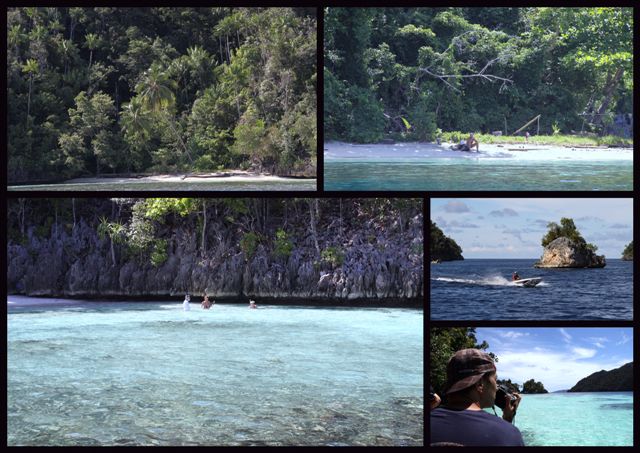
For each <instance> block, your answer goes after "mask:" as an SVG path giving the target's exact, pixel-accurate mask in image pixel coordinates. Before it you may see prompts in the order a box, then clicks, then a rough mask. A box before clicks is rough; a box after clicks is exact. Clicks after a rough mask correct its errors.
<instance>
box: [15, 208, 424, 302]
mask: <svg viewBox="0 0 640 453" xmlns="http://www.w3.org/2000/svg"><path fill="white" fill-rule="evenodd" d="M330 220H331V219H329V221H330ZM210 222H214V221H213V220H211V221H210ZM422 222H423V218H422V214H414V216H413V217H411V218H408V219H405V224H404V226H402V227H401V226H399V220H398V219H391V218H390V219H387V221H386V224H385V225H381V224H380V221H379V220H375V221H374V220H373V219H372V220H371V221H367V222H354V225H351V226H350V227H349V228H350V229H349V231H347V232H346V234H345V235H344V237H345V238H346V239H345V240H344V242H343V243H341V244H340V247H341V249H342V250H343V252H344V260H343V262H342V263H340V264H337V263H327V262H325V261H323V260H321V259H320V257H319V256H318V253H317V251H316V248H315V247H314V245H313V241H311V240H310V239H309V236H310V233H309V232H308V231H306V230H305V229H304V228H303V225H299V226H298V227H296V230H295V232H294V233H292V237H293V239H294V242H295V246H294V247H293V249H292V252H291V254H290V255H289V256H288V257H286V258H282V257H277V256H274V253H273V250H272V249H271V248H269V247H268V246H265V245H263V244H259V245H258V246H257V248H256V250H255V253H254V254H253V256H252V257H251V258H250V259H246V257H245V254H244V253H243V252H242V251H241V250H240V249H239V247H238V243H239V237H238V236H237V234H238V233H237V232H236V230H235V229H234V228H233V227H232V226H229V225H225V224H224V223H223V222H222V221H217V222H214V223H211V224H210V228H209V231H210V234H211V236H213V235H215V236H216V237H218V238H220V240H219V242H218V243H216V246H212V247H210V248H209V249H208V250H207V252H206V253H205V254H202V253H201V252H200V250H199V244H200V236H199V235H200V233H199V232H198V231H197V228H195V227H194V225H193V224H189V223H188V222H184V223H180V224H174V225H163V226H159V227H158V228H159V231H158V234H159V236H160V237H162V238H165V239H166V240H167V243H168V244H169V245H168V247H167V258H166V260H165V261H164V262H163V263H162V264H161V265H159V266H157V267H155V266H154V265H152V264H151V263H150V262H149V260H148V259H140V257H137V256H130V254H128V253H126V251H125V250H124V248H122V249H117V251H116V254H115V263H114V255H112V251H111V244H110V241H109V238H108V237H105V238H104V239H100V238H99V236H98V234H97V232H96V228H95V226H91V225H90V224H89V223H88V222H87V221H85V219H81V220H79V221H78V222H77V223H76V224H75V226H74V227H73V228H72V229H70V230H69V229H65V228H56V229H55V231H54V230H53V229H52V231H51V234H50V236H49V237H41V236H39V235H38V234H36V227H35V226H31V227H29V228H28V230H27V232H26V237H25V239H24V240H22V241H20V242H19V243H17V242H14V241H9V243H8V248H7V259H8V271H7V281H8V290H9V293H17V294H25V295H29V296H52V297H53V296H55V297H65V296H66V297H85V298H99V297H114V298H117V297H134V296H137V297H147V296H156V297H169V296H172V297H181V296H182V295H183V294H184V293H185V291H189V292H191V293H192V294H195V295H199V294H202V292H203V291H204V290H205V288H206V289H207V292H208V293H209V294H210V295H212V296H213V297H214V298H246V297H252V298H260V299H262V300H264V299H267V298H273V299H278V300H293V299H296V300H318V301H337V302H340V301H356V300H359V301H387V302H389V303H395V302H394V301H397V302H411V303H416V304H419V303H422V297H423V252H422V250H423V249H422V244H423V238H422V231H423V227H422ZM345 228H346V227H345ZM317 236H318V237H317V239H318V242H319V243H320V247H321V248H324V247H326V246H328V245H333V244H335V237H334V234H333V233H331V231H328V230H327V231H322V230H320V228H319V231H318V235H317ZM215 240H218V239H215V238H213V237H212V238H211V242H214V241H215Z"/></svg>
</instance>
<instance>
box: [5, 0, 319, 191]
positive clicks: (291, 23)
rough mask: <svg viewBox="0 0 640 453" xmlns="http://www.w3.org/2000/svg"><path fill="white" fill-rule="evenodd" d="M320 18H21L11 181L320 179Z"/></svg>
mask: <svg viewBox="0 0 640 453" xmlns="http://www.w3.org/2000/svg"><path fill="white" fill-rule="evenodd" d="M315 16H316V9H315V8H230V7H225V8H223V7H216V8H174V7H171V8H169V7H163V8H112V7H96V8H78V7H76V8H73V7H72V8H63V7H60V8H57V7H47V8H35V7H25V8H8V9H7V97H8V101H7V108H8V117H7V125H8V156H9V159H8V178H9V181H10V182H11V181H29V180H40V179H51V178H53V179H61V178H70V177H76V176H81V175H100V174H103V173H121V172H154V173H157V172H170V171H215V170H221V169H230V168H242V169H252V170H255V171H263V172H272V173H277V174H281V175H290V174H306V175H312V174H315V155H316V54H317V51H316V49H317V44H316V17H315Z"/></svg>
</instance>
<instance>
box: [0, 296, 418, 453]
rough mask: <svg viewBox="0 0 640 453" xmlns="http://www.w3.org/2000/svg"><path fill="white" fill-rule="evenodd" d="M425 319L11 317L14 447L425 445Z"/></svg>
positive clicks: (178, 313) (373, 314)
mask: <svg viewBox="0 0 640 453" xmlns="http://www.w3.org/2000/svg"><path fill="white" fill-rule="evenodd" d="M422 323H423V314H422V312H421V311H418V310H410V309H326V308H322V309H315V308H294V307H289V308H285V307H275V306H274V307H261V308H260V309H258V310H249V309H247V308H246V307H245V306H234V305H216V306H215V307H214V308H213V309H211V310H209V311H206V310H202V309H200V307H199V305H197V304H192V310H191V311H190V312H183V311H182V310H181V304H180V303H175V304H167V303H111V304H109V303H99V304H97V303H92V304H80V305H72V306H66V307H65V306H63V307H60V306H56V307H42V306H29V307H15V306H11V305H10V306H9V314H8V411H7V416H8V422H7V429H8V444H9V445H423V443H424V440H423V439H424V438H423V429H424V410H423V401H424V396H423V395H424V393H423V324H422Z"/></svg>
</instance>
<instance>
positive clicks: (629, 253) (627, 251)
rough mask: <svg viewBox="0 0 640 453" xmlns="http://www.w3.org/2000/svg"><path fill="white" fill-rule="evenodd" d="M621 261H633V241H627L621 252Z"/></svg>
mask: <svg viewBox="0 0 640 453" xmlns="http://www.w3.org/2000/svg"><path fill="white" fill-rule="evenodd" d="M622 260H623V261H633V241H631V242H629V244H627V246H626V247H625V248H624V251H623V252H622Z"/></svg>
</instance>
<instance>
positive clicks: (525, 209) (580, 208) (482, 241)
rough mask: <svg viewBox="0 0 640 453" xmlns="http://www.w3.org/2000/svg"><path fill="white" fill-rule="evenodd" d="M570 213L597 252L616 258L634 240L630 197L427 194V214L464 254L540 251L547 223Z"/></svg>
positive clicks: (514, 254) (511, 254) (516, 254)
mask: <svg viewBox="0 0 640 453" xmlns="http://www.w3.org/2000/svg"><path fill="white" fill-rule="evenodd" d="M562 217H569V218H572V219H573V221H574V223H575V225H576V227H577V228H578V231H579V232H580V233H581V234H582V237H583V238H584V239H585V240H586V241H587V242H590V243H592V244H595V245H596V246H597V247H598V251H597V253H598V255H605V256H606V257H607V258H608V259H618V258H620V257H621V256H622V251H623V250H624V248H625V247H626V246H627V244H629V242H631V241H632V240H633V199H631V198H482V199H478V198H476V199H473V198H432V199H431V220H433V221H434V222H435V223H436V225H438V227H439V228H440V229H441V230H442V231H443V232H444V234H445V235H446V236H449V237H450V238H452V239H453V240H455V241H456V243H457V244H458V245H459V246H460V247H461V248H462V256H464V258H465V259H469V258H496V259H497V258H535V259H538V258H540V257H541V256H542V250H543V248H542V245H541V244H540V242H541V240H542V237H543V236H544V235H545V234H546V232H547V224H548V223H549V222H555V223H558V224H560V219H561V218H562Z"/></svg>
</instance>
